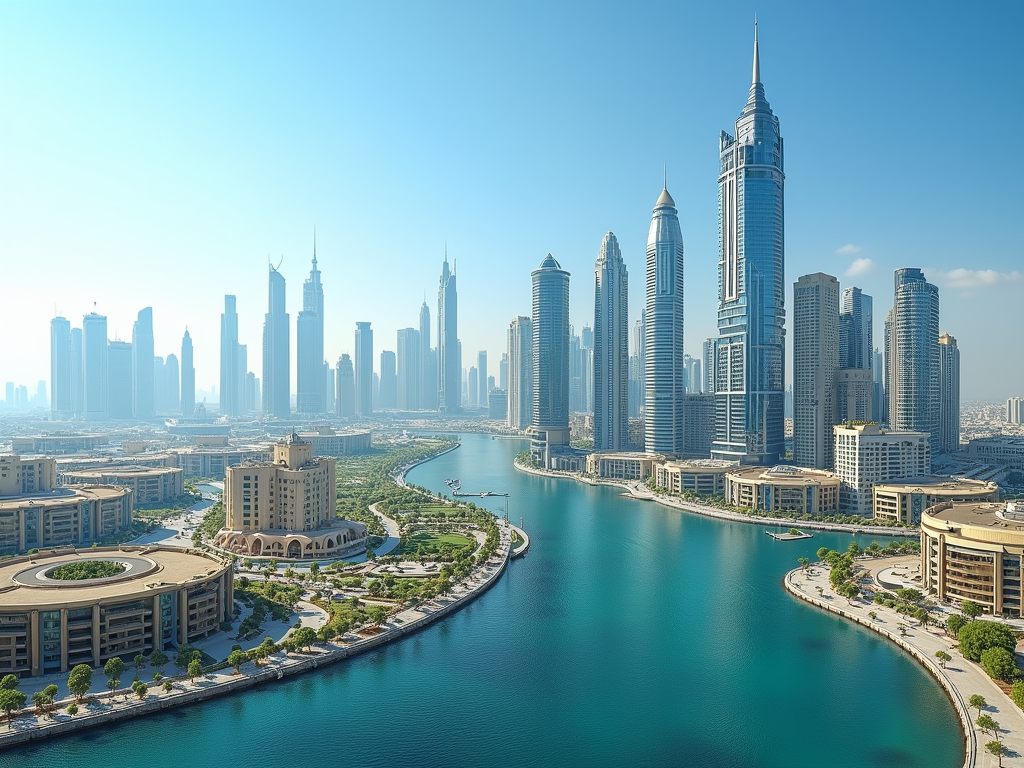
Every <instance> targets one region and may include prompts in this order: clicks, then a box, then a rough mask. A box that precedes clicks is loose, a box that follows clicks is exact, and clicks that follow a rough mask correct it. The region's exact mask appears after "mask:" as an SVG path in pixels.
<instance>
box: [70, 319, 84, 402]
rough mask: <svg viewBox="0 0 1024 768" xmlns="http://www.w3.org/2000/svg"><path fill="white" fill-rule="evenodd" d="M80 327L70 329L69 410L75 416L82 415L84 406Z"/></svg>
mask: <svg viewBox="0 0 1024 768" xmlns="http://www.w3.org/2000/svg"><path fill="white" fill-rule="evenodd" d="M82 344H83V339H82V329H81V328H72V329H71V412H72V413H73V414H74V416H75V418H79V417H80V416H81V415H82V409H83V408H84V407H85V380H84V378H83V376H84V370H83V366H84V364H85V363H84V360H83V347H82Z"/></svg>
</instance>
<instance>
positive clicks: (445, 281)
mask: <svg viewBox="0 0 1024 768" xmlns="http://www.w3.org/2000/svg"><path fill="white" fill-rule="evenodd" d="M437 370H438V388H437V392H438V394H437V402H438V410H439V411H441V413H457V412H458V411H460V410H461V409H462V354H461V353H460V351H459V296H458V291H457V290H456V280H455V270H454V269H450V268H449V267H448V248H447V247H445V252H444V263H443V264H442V265H441V280H440V283H439V284H438V287H437Z"/></svg>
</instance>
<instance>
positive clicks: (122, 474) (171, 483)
mask: <svg viewBox="0 0 1024 768" xmlns="http://www.w3.org/2000/svg"><path fill="white" fill-rule="evenodd" d="M184 474H185V473H184V472H183V471H182V470H181V469H178V468H177V467H142V466H127V467H116V466H115V467H103V468H97V469H78V470H72V471H68V472H64V473H62V474H61V482H62V483H63V484H64V485H120V486H122V487H124V488H128V489H130V490H131V492H132V494H133V495H134V498H135V506H136V507H137V506H139V505H140V504H158V503H160V502H163V501H169V500H170V499H173V498H175V497H177V496H181V495H182V494H183V493H184V492H185V482H184V479H183V478H184Z"/></svg>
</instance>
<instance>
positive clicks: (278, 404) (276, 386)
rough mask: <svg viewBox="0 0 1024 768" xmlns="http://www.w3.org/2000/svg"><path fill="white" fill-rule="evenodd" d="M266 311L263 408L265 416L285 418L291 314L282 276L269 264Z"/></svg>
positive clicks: (289, 396)
mask: <svg viewBox="0 0 1024 768" xmlns="http://www.w3.org/2000/svg"><path fill="white" fill-rule="evenodd" d="M267 278H268V280H267V282H268V286H267V294H268V295H267V314H266V316H265V317H264V319H263V391H262V393H261V394H262V398H261V399H262V403H261V405H262V408H263V412H264V413H265V414H267V415H268V416H273V417H274V418H277V419H287V418H288V417H289V416H290V415H291V412H292V405H291V403H292V388H291V367H292V366H291V318H289V317H288V312H287V311H286V306H287V305H286V303H285V279H284V275H282V274H281V273H280V272H278V271H277V270H276V269H275V268H274V266H273V265H272V264H271V265H269V267H268V276H267Z"/></svg>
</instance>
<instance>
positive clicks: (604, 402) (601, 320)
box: [594, 232, 681, 451]
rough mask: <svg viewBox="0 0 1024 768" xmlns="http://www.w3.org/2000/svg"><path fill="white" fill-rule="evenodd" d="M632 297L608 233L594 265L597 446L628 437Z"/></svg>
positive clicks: (615, 447) (619, 443) (619, 444)
mask: <svg viewBox="0 0 1024 768" xmlns="http://www.w3.org/2000/svg"><path fill="white" fill-rule="evenodd" d="M680 247H681V246H680ZM628 297H629V278H628V275H627V274H626V265H625V263H624V262H623V261H622V252H621V251H620V250H619V241H618V240H617V239H616V237H615V235H614V234H612V233H611V232H609V233H608V234H606V235H605V236H604V240H603V241H602V242H601V250H600V251H598V254H597V264H596V266H595V268H594V448H596V449H597V450H599V451H621V450H623V449H624V448H625V447H626V444H627V443H628V442H629V441H628V434H627V428H628V425H629V421H628V417H629V317H628V314H629V312H628V308H629V301H628Z"/></svg>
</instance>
